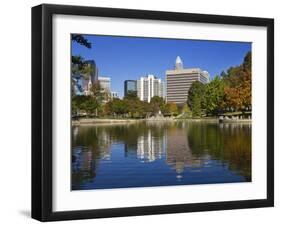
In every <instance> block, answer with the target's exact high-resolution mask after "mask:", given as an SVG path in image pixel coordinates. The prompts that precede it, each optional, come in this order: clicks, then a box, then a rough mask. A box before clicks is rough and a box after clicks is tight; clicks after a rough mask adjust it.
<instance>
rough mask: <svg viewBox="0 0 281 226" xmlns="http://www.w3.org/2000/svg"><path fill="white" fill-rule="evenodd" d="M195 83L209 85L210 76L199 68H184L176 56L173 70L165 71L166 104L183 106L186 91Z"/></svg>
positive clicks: (185, 99) (186, 94)
mask: <svg viewBox="0 0 281 226" xmlns="http://www.w3.org/2000/svg"><path fill="white" fill-rule="evenodd" d="M195 81H199V82H201V83H203V84H206V83H209V81H210V75H209V73H208V72H207V71H202V70H201V69H200V68H184V67H183V62H182V60H181V58H180V57H179V56H177V58H176V61H175V68H174V70H167V71H166V82H167V93H166V96H167V102H170V103H171V102H173V103H176V104H177V105H183V104H185V103H186V101H187V96H188V90H189V88H190V87H191V85H192V83H193V82H195Z"/></svg>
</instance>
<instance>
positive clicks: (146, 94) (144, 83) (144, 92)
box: [137, 75, 165, 102]
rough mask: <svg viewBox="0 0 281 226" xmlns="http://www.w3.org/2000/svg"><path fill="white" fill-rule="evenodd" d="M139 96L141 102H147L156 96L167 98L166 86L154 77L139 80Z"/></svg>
mask: <svg viewBox="0 0 281 226" xmlns="http://www.w3.org/2000/svg"><path fill="white" fill-rule="evenodd" d="M137 95H138V97H139V98H140V100H142V101H147V102H150V100H151V98H152V97H154V96H159V97H163V98H165V84H164V82H163V81H162V80H161V79H159V78H157V77H155V76H154V75H148V76H146V77H141V78H140V79H139V80H137Z"/></svg>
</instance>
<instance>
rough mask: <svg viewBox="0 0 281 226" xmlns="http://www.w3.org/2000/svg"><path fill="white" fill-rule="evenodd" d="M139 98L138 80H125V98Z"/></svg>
mask: <svg viewBox="0 0 281 226" xmlns="http://www.w3.org/2000/svg"><path fill="white" fill-rule="evenodd" d="M129 94H130V95H135V96H137V81H136V80H125V82H124V96H125V97H126V96H128V95H129Z"/></svg>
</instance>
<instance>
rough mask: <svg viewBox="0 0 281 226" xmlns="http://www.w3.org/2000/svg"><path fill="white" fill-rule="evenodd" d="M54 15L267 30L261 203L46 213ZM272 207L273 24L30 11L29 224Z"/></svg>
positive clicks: (91, 10)
mask: <svg viewBox="0 0 281 226" xmlns="http://www.w3.org/2000/svg"><path fill="white" fill-rule="evenodd" d="M55 14H62V15H81V16H97V17H113V18H128V19H129V18H130V19H148V20H162V21H182V22H196V23H212V24H223V25H247V26H259V27H260V26H261V27H266V28H267V198H266V199H257V200H246V201H244V200H241V201H226V202H209V203H195V204H172V203H171V204H170V205H160V206H143V207H130V208H111V209H95V210H73V211H63V212H54V211H53V210H52V202H53V194H52V186H53V182H52V173H53V172H52V110H53V107H52V98H53V94H52V82H53V81H52V18H53V15H55ZM273 205H274V20H273V19H268V18H252V17H237V16H219V15H203V14H190V13H176V12H160V11H144V10H131V9H117V8H98V7H83V6H66V5H49V4H43V5H39V6H35V7H33V8H32V218H34V219H37V220H40V221H56V220H73V219H86V218H105V217H121V216H135V215H149V214H167V213H180V212H195V211H210V210H228V209H242V208H257V207H270V206H273Z"/></svg>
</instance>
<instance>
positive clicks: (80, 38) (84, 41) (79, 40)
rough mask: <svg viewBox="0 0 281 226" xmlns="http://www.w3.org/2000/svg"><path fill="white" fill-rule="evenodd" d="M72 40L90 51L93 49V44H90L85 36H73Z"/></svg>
mask: <svg viewBox="0 0 281 226" xmlns="http://www.w3.org/2000/svg"><path fill="white" fill-rule="evenodd" d="M71 40H72V41H73V42H77V43H79V44H80V45H82V46H85V47H86V48H88V49H91V48H92V43H90V42H89V41H88V39H86V38H85V37H84V36H83V35H78V34H72V35H71Z"/></svg>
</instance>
